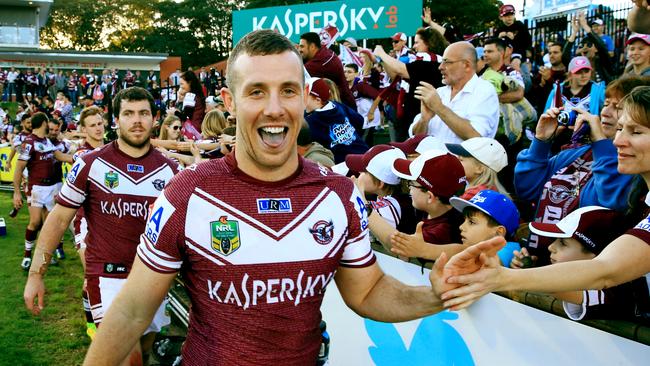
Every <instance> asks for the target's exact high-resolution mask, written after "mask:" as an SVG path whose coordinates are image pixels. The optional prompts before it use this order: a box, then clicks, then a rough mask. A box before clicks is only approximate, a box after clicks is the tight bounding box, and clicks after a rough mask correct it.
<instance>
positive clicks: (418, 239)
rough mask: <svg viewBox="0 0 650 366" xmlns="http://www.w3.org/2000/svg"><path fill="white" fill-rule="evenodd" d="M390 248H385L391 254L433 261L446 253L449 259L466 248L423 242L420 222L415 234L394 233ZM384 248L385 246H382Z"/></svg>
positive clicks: (459, 245)
mask: <svg viewBox="0 0 650 366" xmlns="http://www.w3.org/2000/svg"><path fill="white" fill-rule="evenodd" d="M390 243H391V247H389V248H386V249H389V250H390V251H391V252H393V253H395V254H397V255H401V256H405V257H418V258H423V259H429V260H433V261H435V260H436V259H438V257H439V256H440V254H442V253H446V254H447V256H449V257H451V256H453V255H454V254H457V253H460V252H462V251H463V250H464V249H465V248H466V247H465V246H464V245H463V244H444V245H439V244H431V243H427V242H426V241H424V236H423V235H422V222H419V223H418V225H417V227H416V229H415V234H413V235H409V234H405V233H402V232H399V231H396V232H395V233H394V234H392V235H391V236H390ZM384 247H386V246H384Z"/></svg>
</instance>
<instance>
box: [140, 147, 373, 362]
mask: <svg viewBox="0 0 650 366" xmlns="http://www.w3.org/2000/svg"><path fill="white" fill-rule="evenodd" d="M233 155H234V154H230V155H228V156H227V157H225V158H223V159H215V160H211V161H209V162H203V163H201V164H199V165H198V166H194V167H192V168H189V169H186V170H184V171H183V172H181V173H180V174H179V175H178V176H177V177H175V178H174V179H173V180H172V181H171V183H170V185H169V186H168V187H167V189H166V190H165V192H164V193H163V194H162V195H161V196H160V197H159V198H158V199H157V200H156V203H155V204H154V207H153V208H152V210H151V215H150V217H149V219H148V221H147V225H146V229H145V233H144V234H143V235H142V236H141V241H140V246H139V247H138V255H139V257H140V259H141V260H142V261H143V262H144V263H145V264H146V265H147V266H149V268H151V269H152V270H154V271H157V272H160V273H175V272H177V271H180V272H181V274H182V275H183V277H184V279H185V284H186V287H187V290H188V292H189V295H190V297H191V300H192V308H191V313H190V326H189V330H188V336H187V340H186V342H185V345H184V348H183V364H184V365H207V364H209V365H242V364H255V365H259V364H264V365H310V364H311V365H313V364H315V362H316V358H317V354H318V350H319V345H320V343H321V335H320V331H319V329H318V326H319V323H320V319H321V315H320V305H321V302H322V299H323V295H324V290H325V287H326V286H327V284H328V283H330V282H331V281H332V280H333V278H334V275H335V273H336V270H337V268H338V267H339V266H346V267H365V266H370V265H372V264H373V263H374V262H375V255H374V253H373V251H372V249H371V248H370V242H369V239H368V229H367V226H368V221H367V212H366V210H365V205H364V204H363V201H362V200H361V198H360V196H359V192H358V191H357V190H356V188H355V187H354V184H352V182H351V181H350V180H349V179H348V178H345V177H342V176H340V175H333V174H332V173H330V172H329V171H328V170H327V169H324V168H320V167H319V166H318V165H316V164H314V163H311V162H308V161H305V160H303V159H302V158H301V159H300V166H299V169H298V170H297V171H296V173H295V174H294V175H292V176H291V177H289V178H287V179H285V180H283V181H280V182H274V183H269V182H262V181H258V180H255V179H253V178H251V177H249V176H247V175H245V174H244V173H243V172H242V171H240V170H239V169H238V168H237V163H236V161H235V158H234V156H233Z"/></svg>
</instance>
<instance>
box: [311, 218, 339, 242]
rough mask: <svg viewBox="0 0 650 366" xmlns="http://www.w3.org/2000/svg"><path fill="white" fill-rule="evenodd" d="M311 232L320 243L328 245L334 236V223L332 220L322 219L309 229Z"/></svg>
mask: <svg viewBox="0 0 650 366" xmlns="http://www.w3.org/2000/svg"><path fill="white" fill-rule="evenodd" d="M309 233H310V234H311V235H312V236H313V237H314V240H316V242H317V243H318V244H321V245H327V244H329V243H331V242H332V239H333V238H334V223H333V222H332V220H330V221H325V220H320V221H318V222H316V223H315V224H314V226H312V227H311V229H309Z"/></svg>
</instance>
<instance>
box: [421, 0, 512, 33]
mask: <svg viewBox="0 0 650 366" xmlns="http://www.w3.org/2000/svg"><path fill="white" fill-rule="evenodd" d="M423 5H424V6H428V7H429V8H431V17H432V18H433V20H435V21H436V22H438V23H440V24H443V23H446V22H448V23H451V24H453V25H454V26H455V27H457V28H458V29H459V30H460V31H461V32H462V33H464V34H472V33H477V32H481V31H484V30H486V29H487V28H488V26H490V25H493V24H495V23H496V22H498V21H499V6H500V5H501V2H500V1H498V0H453V1H451V0H446V1H435V0H425V1H424V2H423Z"/></svg>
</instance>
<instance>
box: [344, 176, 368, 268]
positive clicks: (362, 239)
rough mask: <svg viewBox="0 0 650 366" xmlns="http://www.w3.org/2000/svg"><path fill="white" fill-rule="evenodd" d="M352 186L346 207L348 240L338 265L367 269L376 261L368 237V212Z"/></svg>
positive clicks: (357, 191)
mask: <svg viewBox="0 0 650 366" xmlns="http://www.w3.org/2000/svg"><path fill="white" fill-rule="evenodd" d="M352 185H353V190H352V194H351V196H350V201H349V202H350V203H351V206H352V207H351V208H350V207H348V208H347V209H348V222H349V224H348V230H349V232H348V239H347V240H346V242H345V247H344V250H343V256H342V257H341V260H340V262H339V263H340V265H341V266H343V267H367V266H369V265H371V264H373V263H375V261H376V257H375V253H374V252H373V250H372V248H371V246H370V237H369V235H368V230H369V229H368V210H367V209H366V205H365V203H364V202H363V199H361V194H360V192H359V190H358V189H357V187H356V186H354V184H352Z"/></svg>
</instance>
